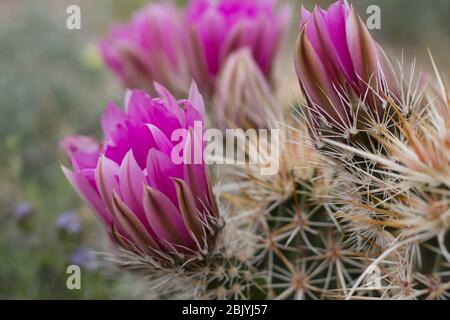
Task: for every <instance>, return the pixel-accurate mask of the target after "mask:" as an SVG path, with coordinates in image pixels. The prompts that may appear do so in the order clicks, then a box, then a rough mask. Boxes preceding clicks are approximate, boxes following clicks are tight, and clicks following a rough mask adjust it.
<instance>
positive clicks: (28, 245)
mask: <svg viewBox="0 0 450 320" xmlns="http://www.w3.org/2000/svg"><path fill="white" fill-rule="evenodd" d="M180 2H182V1H180ZM144 3H146V1H142V0H132V1H130V0H127V1H125V0H116V1H112V0H98V1H88V0H42V1H32V0H1V1H0V43H1V45H0V93H1V94H0V155H1V156H0V299H17V298H29V299H54V298H58V299H74V298H76V299H102V298H104V299H108V298H135V297H137V296H136V295H137V294H138V290H135V289H134V288H135V287H134V286H133V283H127V285H123V284H124V282H130V280H129V279H127V280H126V281H125V280H124V279H121V278H118V277H117V275H116V274H113V273H111V272H104V271H102V268H101V266H100V264H99V261H98V258H97V257H96V256H95V255H93V254H91V253H90V252H91V250H93V249H94V250H95V249H96V245H97V243H99V242H100V239H102V231H101V228H100V227H99V226H98V224H97V222H96V220H95V218H94V217H93V215H92V214H90V213H89V211H88V210H87V209H86V207H85V206H84V205H83V204H82V203H81V201H80V200H79V199H78V197H77V196H76V195H75V193H74V192H73V190H72V189H71V187H70V186H69V184H68V183H67V182H66V180H65V178H64V176H63V174H62V173H61V170H60V167H59V164H60V163H66V159H65V158H64V155H63V154H62V153H61V151H60V149H59V141H60V139H61V138H62V137H64V136H66V135H68V134H74V133H81V134H87V135H98V134H99V131H98V130H99V126H98V120H99V116H100V114H101V112H102V110H103V107H104V106H105V104H106V102H107V101H108V100H116V101H121V100H122V96H123V92H124V91H123V89H122V88H121V87H120V86H119V84H118V83H117V81H116V80H115V78H114V77H113V76H112V74H110V73H109V72H108V71H107V70H105V69H104V67H103V66H102V64H101V61H100V60H99V58H98V56H97V55H96V51H95V47H94V43H95V41H96V39H98V38H99V37H101V36H104V35H105V33H106V31H107V29H108V27H110V26H111V25H112V24H113V23H114V22H115V21H120V20H125V19H127V18H128V17H129V16H130V15H131V13H132V12H133V10H135V9H137V8H139V7H140V6H142V5H143V4H144ZM303 3H304V4H305V6H306V7H307V8H312V7H313V5H314V4H313V1H304V2H303ZM316 3H319V4H321V5H323V6H326V5H327V4H329V3H331V1H317V2H316ZM353 3H354V4H355V5H356V7H357V8H358V10H359V11H360V13H361V15H362V17H363V18H364V17H367V15H366V12H365V10H366V8H367V6H368V5H372V4H377V5H379V6H380V8H381V14H382V15H381V19H382V21H381V23H382V29H381V30H376V31H374V32H373V34H374V36H375V38H376V39H377V40H378V41H379V42H381V43H382V44H383V45H384V46H385V47H386V48H387V50H388V52H390V53H391V54H390V55H391V56H395V55H397V56H400V54H401V52H402V49H405V51H404V52H405V56H406V57H409V58H412V57H417V59H418V62H419V65H421V66H423V67H425V68H429V59H428V56H427V51H426V48H427V47H428V48H430V50H431V51H432V52H433V55H434V56H435V58H436V60H437V61H438V62H439V65H441V66H442V67H443V70H444V71H445V73H446V71H447V70H448V66H450V54H449V52H450V20H449V18H448V13H449V12H450V1H449V0H395V1H393V0H360V1H354V2H353ZM71 4H77V5H79V6H80V7H81V11H82V29H81V30H79V31H78V30H74V31H70V30H67V29H66V27H65V23H66V18H67V14H66V8H67V6H69V5H71ZM295 5H296V7H295V8H296V10H295V12H294V13H293V14H294V15H295V19H294V20H295V21H296V20H297V12H298V10H297V9H298V7H299V5H300V1H298V2H297V1H295ZM72 263H78V264H80V265H81V267H82V290H72V291H71V290H68V289H67V287H66V278H67V274H66V268H67V266H68V265H69V264H72Z"/></svg>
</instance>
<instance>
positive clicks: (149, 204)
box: [144, 187, 194, 250]
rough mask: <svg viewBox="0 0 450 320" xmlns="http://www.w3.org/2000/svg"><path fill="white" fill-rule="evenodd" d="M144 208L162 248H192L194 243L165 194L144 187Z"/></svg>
mask: <svg viewBox="0 0 450 320" xmlns="http://www.w3.org/2000/svg"><path fill="white" fill-rule="evenodd" d="M144 208H145V212H146V214H147V219H148V222H149V223H150V225H151V226H152V229H153V230H155V233H156V234H157V236H158V237H159V240H160V242H161V244H162V246H163V247H166V248H167V249H168V250H170V249H171V247H170V246H175V247H176V248H177V249H182V247H185V248H193V247H194V241H193V239H192V238H191V236H190V235H189V232H188V230H187V228H186V225H185V223H184V221H183V218H182V216H181V213H180V211H179V210H178V209H177V207H176V206H175V205H174V204H173V203H172V201H171V200H170V199H169V198H167V196H166V195H165V194H163V193H161V192H160V191H158V190H156V189H154V188H151V187H146V190H145V196H144Z"/></svg>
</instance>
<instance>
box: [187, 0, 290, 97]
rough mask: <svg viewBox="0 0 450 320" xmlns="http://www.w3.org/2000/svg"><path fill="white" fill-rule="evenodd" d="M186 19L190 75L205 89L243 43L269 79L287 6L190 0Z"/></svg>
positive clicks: (271, 1) (262, 0) (251, 0)
mask: <svg viewBox="0 0 450 320" xmlns="http://www.w3.org/2000/svg"><path fill="white" fill-rule="evenodd" d="M187 23H188V25H189V29H190V32H191V34H190V39H189V43H190V48H191V50H190V58H189V64H190V70H191V75H192V77H193V78H194V79H195V80H196V82H197V83H199V85H200V86H201V88H202V89H203V90H204V92H208V90H209V91H211V90H212V89H213V87H214V80H215V77H216V76H217V75H218V73H219V71H220V69H221V67H222V66H223V65H224V63H225V60H226V59H227V57H228V56H229V55H230V54H231V53H233V52H234V51H236V50H237V49H239V48H243V47H248V48H250V49H251V53H252V55H253V58H254V59H255V61H256V62H257V64H258V66H259V68H260V69H261V70H262V72H263V74H264V75H265V76H266V77H267V78H268V79H270V77H271V72H272V66H273V62H274V57H275V55H276V54H277V52H278V49H279V47H280V44H281V40H282V38H283V36H284V34H285V32H286V31H287V26H288V24H289V8H288V7H287V6H284V7H282V8H279V9H278V8H276V0H219V1H215V0H191V1H190V3H189V6H188V9H187Z"/></svg>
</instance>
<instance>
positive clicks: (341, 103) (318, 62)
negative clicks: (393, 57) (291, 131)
mask: <svg viewBox="0 0 450 320" xmlns="http://www.w3.org/2000/svg"><path fill="white" fill-rule="evenodd" d="M300 27H301V31H300V35H299V37H298V42H297V48H296V53H295V63H296V69H297V75H298V78H299V81H300V86H301V88H302V91H303V92H304V94H305V96H306V99H307V101H308V104H309V105H310V107H311V109H313V110H316V112H317V114H322V115H323V116H325V117H326V118H327V120H328V121H330V122H331V123H332V124H333V125H334V126H337V127H339V128H341V129H343V128H348V127H350V125H351V122H352V118H351V117H352V115H351V108H350V102H351V100H353V99H354V98H358V99H361V100H363V101H364V102H366V103H367V104H368V105H369V107H370V109H371V110H372V112H373V113H374V114H377V113H378V112H379V111H380V108H381V106H380V104H381V103H380V99H379V97H377V94H380V96H383V95H384V94H386V93H387V91H388V90H387V88H388V87H389V89H390V90H391V91H392V90H394V89H395V85H394V82H393V81H392V78H391V74H390V72H391V71H390V69H389V66H388V63H387V59H386V57H385V54H384V52H383V51H382V49H381V48H380V47H379V46H378V44H377V43H376V42H375V41H374V40H373V39H372V37H371V35H370V33H369V31H368V30H367V28H366V26H365V25H364V23H363V22H362V21H361V19H360V18H359V17H358V15H357V13H356V11H355V9H354V8H352V7H350V6H349V5H348V3H347V1H345V0H340V1H337V2H335V3H334V4H332V5H331V6H330V7H329V8H328V10H323V9H321V8H320V7H316V8H315V9H314V11H313V12H312V13H310V12H308V11H307V10H306V9H304V8H302V11H301V19H300ZM375 92H376V93H375Z"/></svg>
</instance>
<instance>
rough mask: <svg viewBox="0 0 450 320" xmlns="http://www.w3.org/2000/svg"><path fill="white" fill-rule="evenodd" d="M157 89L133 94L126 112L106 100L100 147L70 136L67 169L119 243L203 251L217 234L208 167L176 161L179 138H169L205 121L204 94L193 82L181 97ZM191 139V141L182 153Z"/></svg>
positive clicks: (145, 250) (152, 249) (150, 249)
mask: <svg viewBox="0 0 450 320" xmlns="http://www.w3.org/2000/svg"><path fill="white" fill-rule="evenodd" d="M155 88H156V91H157V92H158V94H159V97H157V98H152V97H150V96H149V95H148V94H146V93H144V92H143V91H138V90H135V91H130V92H128V94H127V96H126V101H125V112H123V111H121V110H120V109H119V108H118V107H117V106H116V105H115V104H114V103H110V104H109V105H108V107H107V109H106V111H105V112H104V114H103V116H102V120H101V124H102V128H103V132H104V142H103V144H102V145H100V144H99V143H97V142H96V141H95V140H94V139H91V138H87V137H81V136H74V137H69V138H67V139H65V140H64V141H63V143H62V145H63V147H64V149H65V151H66V153H67V154H68V156H69V158H70V160H71V163H72V167H73V171H71V170H69V169H67V168H64V167H63V170H64V173H65V175H66V177H67V178H68V180H69V181H70V183H71V184H72V186H73V187H74V188H75V190H76V191H77V192H78V193H79V195H80V196H81V197H82V198H83V200H84V201H85V202H86V203H87V204H88V205H89V206H90V207H91V208H92V209H93V210H94V211H95V212H96V213H97V214H98V216H99V217H100V219H101V221H102V222H103V223H104V225H105V226H106V228H107V230H108V231H109V233H110V235H111V238H112V240H113V242H115V243H116V244H117V245H119V246H121V247H123V248H125V249H127V250H129V251H132V252H135V253H138V254H150V255H153V256H155V255H158V254H161V252H165V253H182V254H196V253H202V252H203V251H204V250H206V247H207V246H208V245H211V243H212V241H213V240H214V238H215V224H214V221H217V218H218V211H217V207H216V203H215V200H214V198H213V195H212V192H211V187H210V183H209V180H208V175H207V171H206V166H205V164H204V163H203V162H202V163H201V164H187V163H181V164H176V163H175V162H174V161H172V153H173V150H174V148H175V147H176V146H177V145H178V144H179V141H175V142H173V141H172V140H171V137H172V134H173V133H174V131H175V130H178V129H186V130H187V132H188V133H190V132H192V128H194V125H195V122H197V121H199V122H200V123H202V121H203V112H204V110H203V109H204V106H203V99H202V97H201V95H200V93H199V92H198V90H197V88H196V87H195V86H192V89H191V93H190V96H189V99H188V100H181V101H176V100H175V99H174V97H173V96H172V95H171V94H170V93H169V92H168V91H167V90H166V89H165V88H164V87H162V86H159V85H155ZM188 136H189V137H190V135H188ZM192 141H195V140H194V139H186V141H185V145H184V147H186V149H183V152H184V150H189V149H188V148H189V146H192V145H193V142H192ZM194 143H195V142H194ZM200 150H202V151H203V144H202V143H201V144H200Z"/></svg>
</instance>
